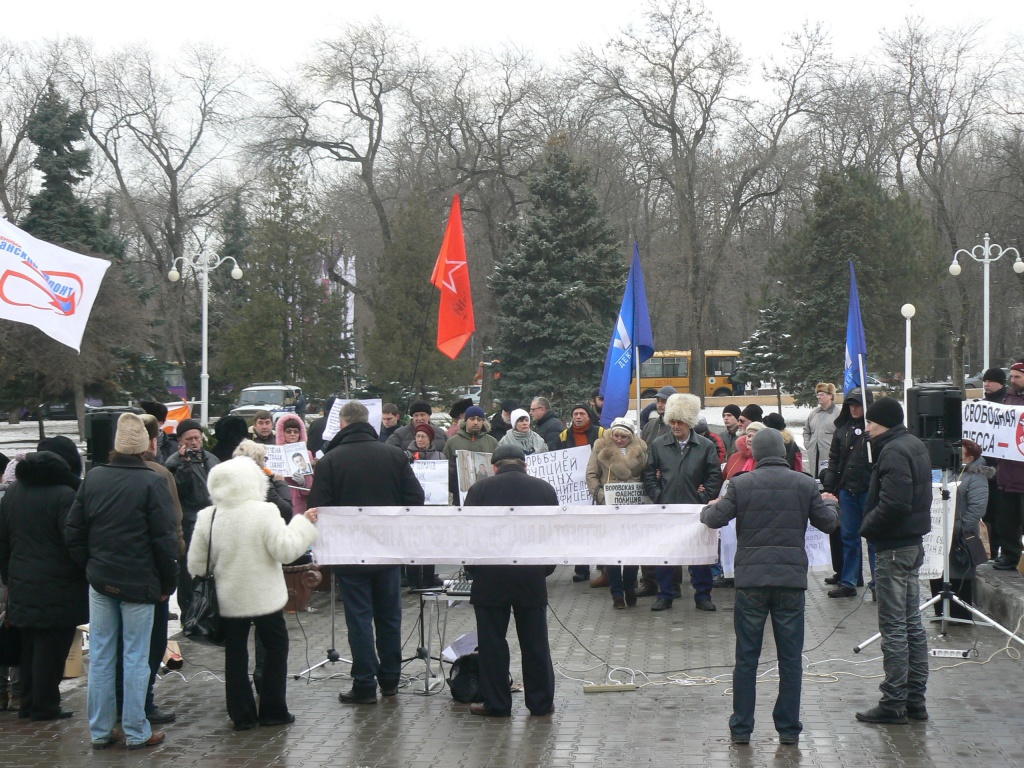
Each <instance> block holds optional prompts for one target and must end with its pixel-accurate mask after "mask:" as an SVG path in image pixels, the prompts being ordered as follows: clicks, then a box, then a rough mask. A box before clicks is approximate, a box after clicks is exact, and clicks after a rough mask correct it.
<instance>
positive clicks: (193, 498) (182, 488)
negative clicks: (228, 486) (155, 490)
mask: <svg viewBox="0 0 1024 768" xmlns="http://www.w3.org/2000/svg"><path fill="white" fill-rule="evenodd" d="M177 432H178V452H177V453H175V454H174V455H173V456H171V457H170V458H169V459H167V461H165V462H164V466H165V467H167V469H168V471H170V472H171V474H173V475H174V484H175V486H177V488H178V501H179V502H180V503H181V531H182V534H183V535H184V536H185V547H186V548H187V547H188V545H189V544H191V543H192V531H193V530H194V529H195V527H196V517H197V516H198V515H199V510H201V509H204V508H206V507H208V506H210V504H212V503H213V502H211V501H210V492H209V491H208V490H207V489H206V478H207V477H208V476H209V474H210V470H211V469H213V468H214V467H215V466H217V465H218V464H220V462H219V461H217V457H216V456H214V455H213V454H212V453H210V452H209V451H207V450H204V449H203V426H202V424H200V423H199V422H198V421H196V420H195V419H183V420H182V421H181V423H179V424H178V430H177ZM178 566H179V570H178V607H179V608H180V609H181V614H182V615H183V616H184V615H185V611H187V610H188V607H189V606H190V605H192V578H191V577H190V576H189V575H188V568H187V566H186V564H185V557H184V556H183V557H182V558H181V559H180V560H179V561H178Z"/></svg>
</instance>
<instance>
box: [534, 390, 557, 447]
mask: <svg viewBox="0 0 1024 768" xmlns="http://www.w3.org/2000/svg"><path fill="white" fill-rule="evenodd" d="M530 418H531V419H533V428H534V430H536V432H537V434H538V435H540V436H541V437H543V438H544V442H545V443H547V444H548V450H549V451H554V450H557V449H558V436H559V435H560V434H562V430H563V429H565V424H563V423H562V422H561V420H559V418H558V416H556V415H555V412H554V411H552V410H551V401H550V400H548V399H547V398H546V397H535V398H533V401H532V402H531V403H530Z"/></svg>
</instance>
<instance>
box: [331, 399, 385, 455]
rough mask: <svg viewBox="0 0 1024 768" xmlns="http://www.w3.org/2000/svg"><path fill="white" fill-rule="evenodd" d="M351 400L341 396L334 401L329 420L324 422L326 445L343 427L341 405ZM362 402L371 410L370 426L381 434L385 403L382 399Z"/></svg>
mask: <svg viewBox="0 0 1024 768" xmlns="http://www.w3.org/2000/svg"><path fill="white" fill-rule="evenodd" d="M347 402H349V401H348V400H346V399H345V398H343V397H339V398H338V399H337V400H335V401H334V407H333V408H331V412H330V413H328V414H327V422H326V423H325V424H324V445H325V446H326V445H327V444H328V443H329V442H331V440H333V439H334V436H335V435H336V434H338V432H339V431H340V429H341V418H340V414H341V407H342V406H343V405H345V403H347ZM359 402H360V403H362V404H363V405H365V406H366V410H368V411H369V412H370V418H369V422H370V426H371V427H373V428H374V429H375V430H377V434H378V435H379V434H380V419H381V416H382V415H383V408H384V403H383V401H381V400H360V401H359Z"/></svg>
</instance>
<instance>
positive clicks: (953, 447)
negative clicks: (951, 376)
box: [907, 382, 964, 469]
mask: <svg viewBox="0 0 1024 768" xmlns="http://www.w3.org/2000/svg"><path fill="white" fill-rule="evenodd" d="M963 400H964V396H963V393H962V392H961V391H960V390H959V389H957V388H956V387H954V386H952V385H951V384H948V383H943V382H939V383H937V384H918V385H917V386H916V387H911V388H910V389H908V390H907V430H908V431H909V432H910V433H911V434H912V435H916V436H917V437H919V438H920V439H921V441H922V442H923V443H924V444H925V445H926V446H928V454H929V455H930V456H931V461H932V467H933V468H934V469H952V468H954V467H956V466H957V464H958V463H959V459H960V453H959V450H958V447H959V445H960V440H961V438H962V436H963V409H962V403H963Z"/></svg>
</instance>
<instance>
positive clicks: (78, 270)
mask: <svg viewBox="0 0 1024 768" xmlns="http://www.w3.org/2000/svg"><path fill="white" fill-rule="evenodd" d="M109 266H110V262H109V261H106V260H104V259H96V258H93V257H91V256H82V255H81V254H78V253H74V252H73V251H69V250H66V249H64V248H61V247H59V246H56V245H53V244H51V243H46V242H43V241H42V240H37V239H36V238H34V237H32V235H30V234H28V233H27V232H23V231H22V230H20V229H18V228H17V227H16V226H14V225H13V224H11V223H10V222H9V221H6V220H4V219H0V318H3V319H5V320H13V321H14V322H16V323H25V324H26V325H31V326H34V327H35V328H38V329H39V330H40V331H42V332H43V333H45V334H46V335H47V336H49V337H50V338H51V339H53V340H55V341H59V342H60V343H61V344H64V345H65V346H68V347H71V348H72V349H73V350H75V351H76V352H81V346H82V335H83V334H84V333H85V326H86V323H88V322H89V313H90V312H92V305H93V304H94V303H95V301H96V296H97V294H98V293H99V290H100V284H101V283H102V282H103V276H104V275H105V274H106V272H107V268H108V267H109Z"/></svg>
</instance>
